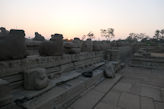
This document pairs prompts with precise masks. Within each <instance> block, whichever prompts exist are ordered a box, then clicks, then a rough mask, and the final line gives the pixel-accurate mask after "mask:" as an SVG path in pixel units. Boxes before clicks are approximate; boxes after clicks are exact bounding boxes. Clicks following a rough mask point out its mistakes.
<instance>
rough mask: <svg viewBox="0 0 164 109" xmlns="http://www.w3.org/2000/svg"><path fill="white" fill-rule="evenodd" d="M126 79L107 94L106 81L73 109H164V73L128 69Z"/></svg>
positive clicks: (122, 73) (161, 71) (81, 99)
mask: <svg viewBox="0 0 164 109" xmlns="http://www.w3.org/2000/svg"><path fill="white" fill-rule="evenodd" d="M121 75H122V76H123V77H122V79H121V80H120V81H119V82H118V83H117V84H116V85H115V86H114V87H113V88H112V89H111V90H108V91H107V88H108V87H109V86H110V84H111V81H112V80H105V81H103V82H102V83H101V84H99V85H98V86H97V87H95V88H93V89H92V90H91V91H90V92H88V93H87V94H85V95H83V96H82V97H81V98H80V99H79V100H77V101H76V102H75V103H73V104H72V106H71V107H70V108H69V109H164V71H163V70H155V69H144V68H134V67H126V68H125V69H124V70H123V71H122V72H121Z"/></svg>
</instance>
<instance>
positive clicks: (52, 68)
mask: <svg viewBox="0 0 164 109" xmlns="http://www.w3.org/2000/svg"><path fill="white" fill-rule="evenodd" d="M0 30H1V31H0V109H109V108H112V109H163V108H160V107H162V106H163V102H164V84H163V82H164V72H163V68H164V55H163V54H164V51H163V45H158V46H149V47H147V46H146V47H145V46H144V45H131V44H119V46H118V45H117V46H112V45H111V44H110V42H108V41H92V40H91V39H87V40H86V41H81V40H80V39H79V38H74V40H72V41H63V35H62V34H53V35H52V36H51V39H50V40H40V39H39V40H31V39H25V32H24V30H15V29H11V30H10V31H7V30H6V29H5V28H1V29H0ZM40 36H41V35H39V34H38V33H37V34H36V37H40ZM36 37H35V38H36ZM40 38H41V37H40ZM156 48H158V51H157V49H156Z"/></svg>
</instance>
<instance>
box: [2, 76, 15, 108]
mask: <svg viewBox="0 0 164 109" xmlns="http://www.w3.org/2000/svg"><path fill="white" fill-rule="evenodd" d="M11 101H12V96H11V89H10V88H9V82H7V81H6V80H3V79H0V107H1V106H4V105H8V104H9V103H11Z"/></svg>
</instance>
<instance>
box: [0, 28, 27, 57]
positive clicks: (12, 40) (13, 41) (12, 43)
mask: <svg viewBox="0 0 164 109" xmlns="http://www.w3.org/2000/svg"><path fill="white" fill-rule="evenodd" d="M25 49H26V46H25V33H24V30H14V29H12V30H10V32H9V33H6V34H2V36H1V37H0V52H1V53H0V60H9V59H21V58H24V57H25V56H26V51H25Z"/></svg>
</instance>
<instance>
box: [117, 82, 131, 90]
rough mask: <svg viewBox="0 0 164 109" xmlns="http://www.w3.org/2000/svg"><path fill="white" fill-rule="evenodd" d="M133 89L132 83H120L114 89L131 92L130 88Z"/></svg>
mask: <svg viewBox="0 0 164 109" xmlns="http://www.w3.org/2000/svg"><path fill="white" fill-rule="evenodd" d="M131 87H132V84H130V83H118V84H117V85H116V86H115V87H114V89H116V90H119V91H126V92H128V91H130V88H131Z"/></svg>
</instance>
